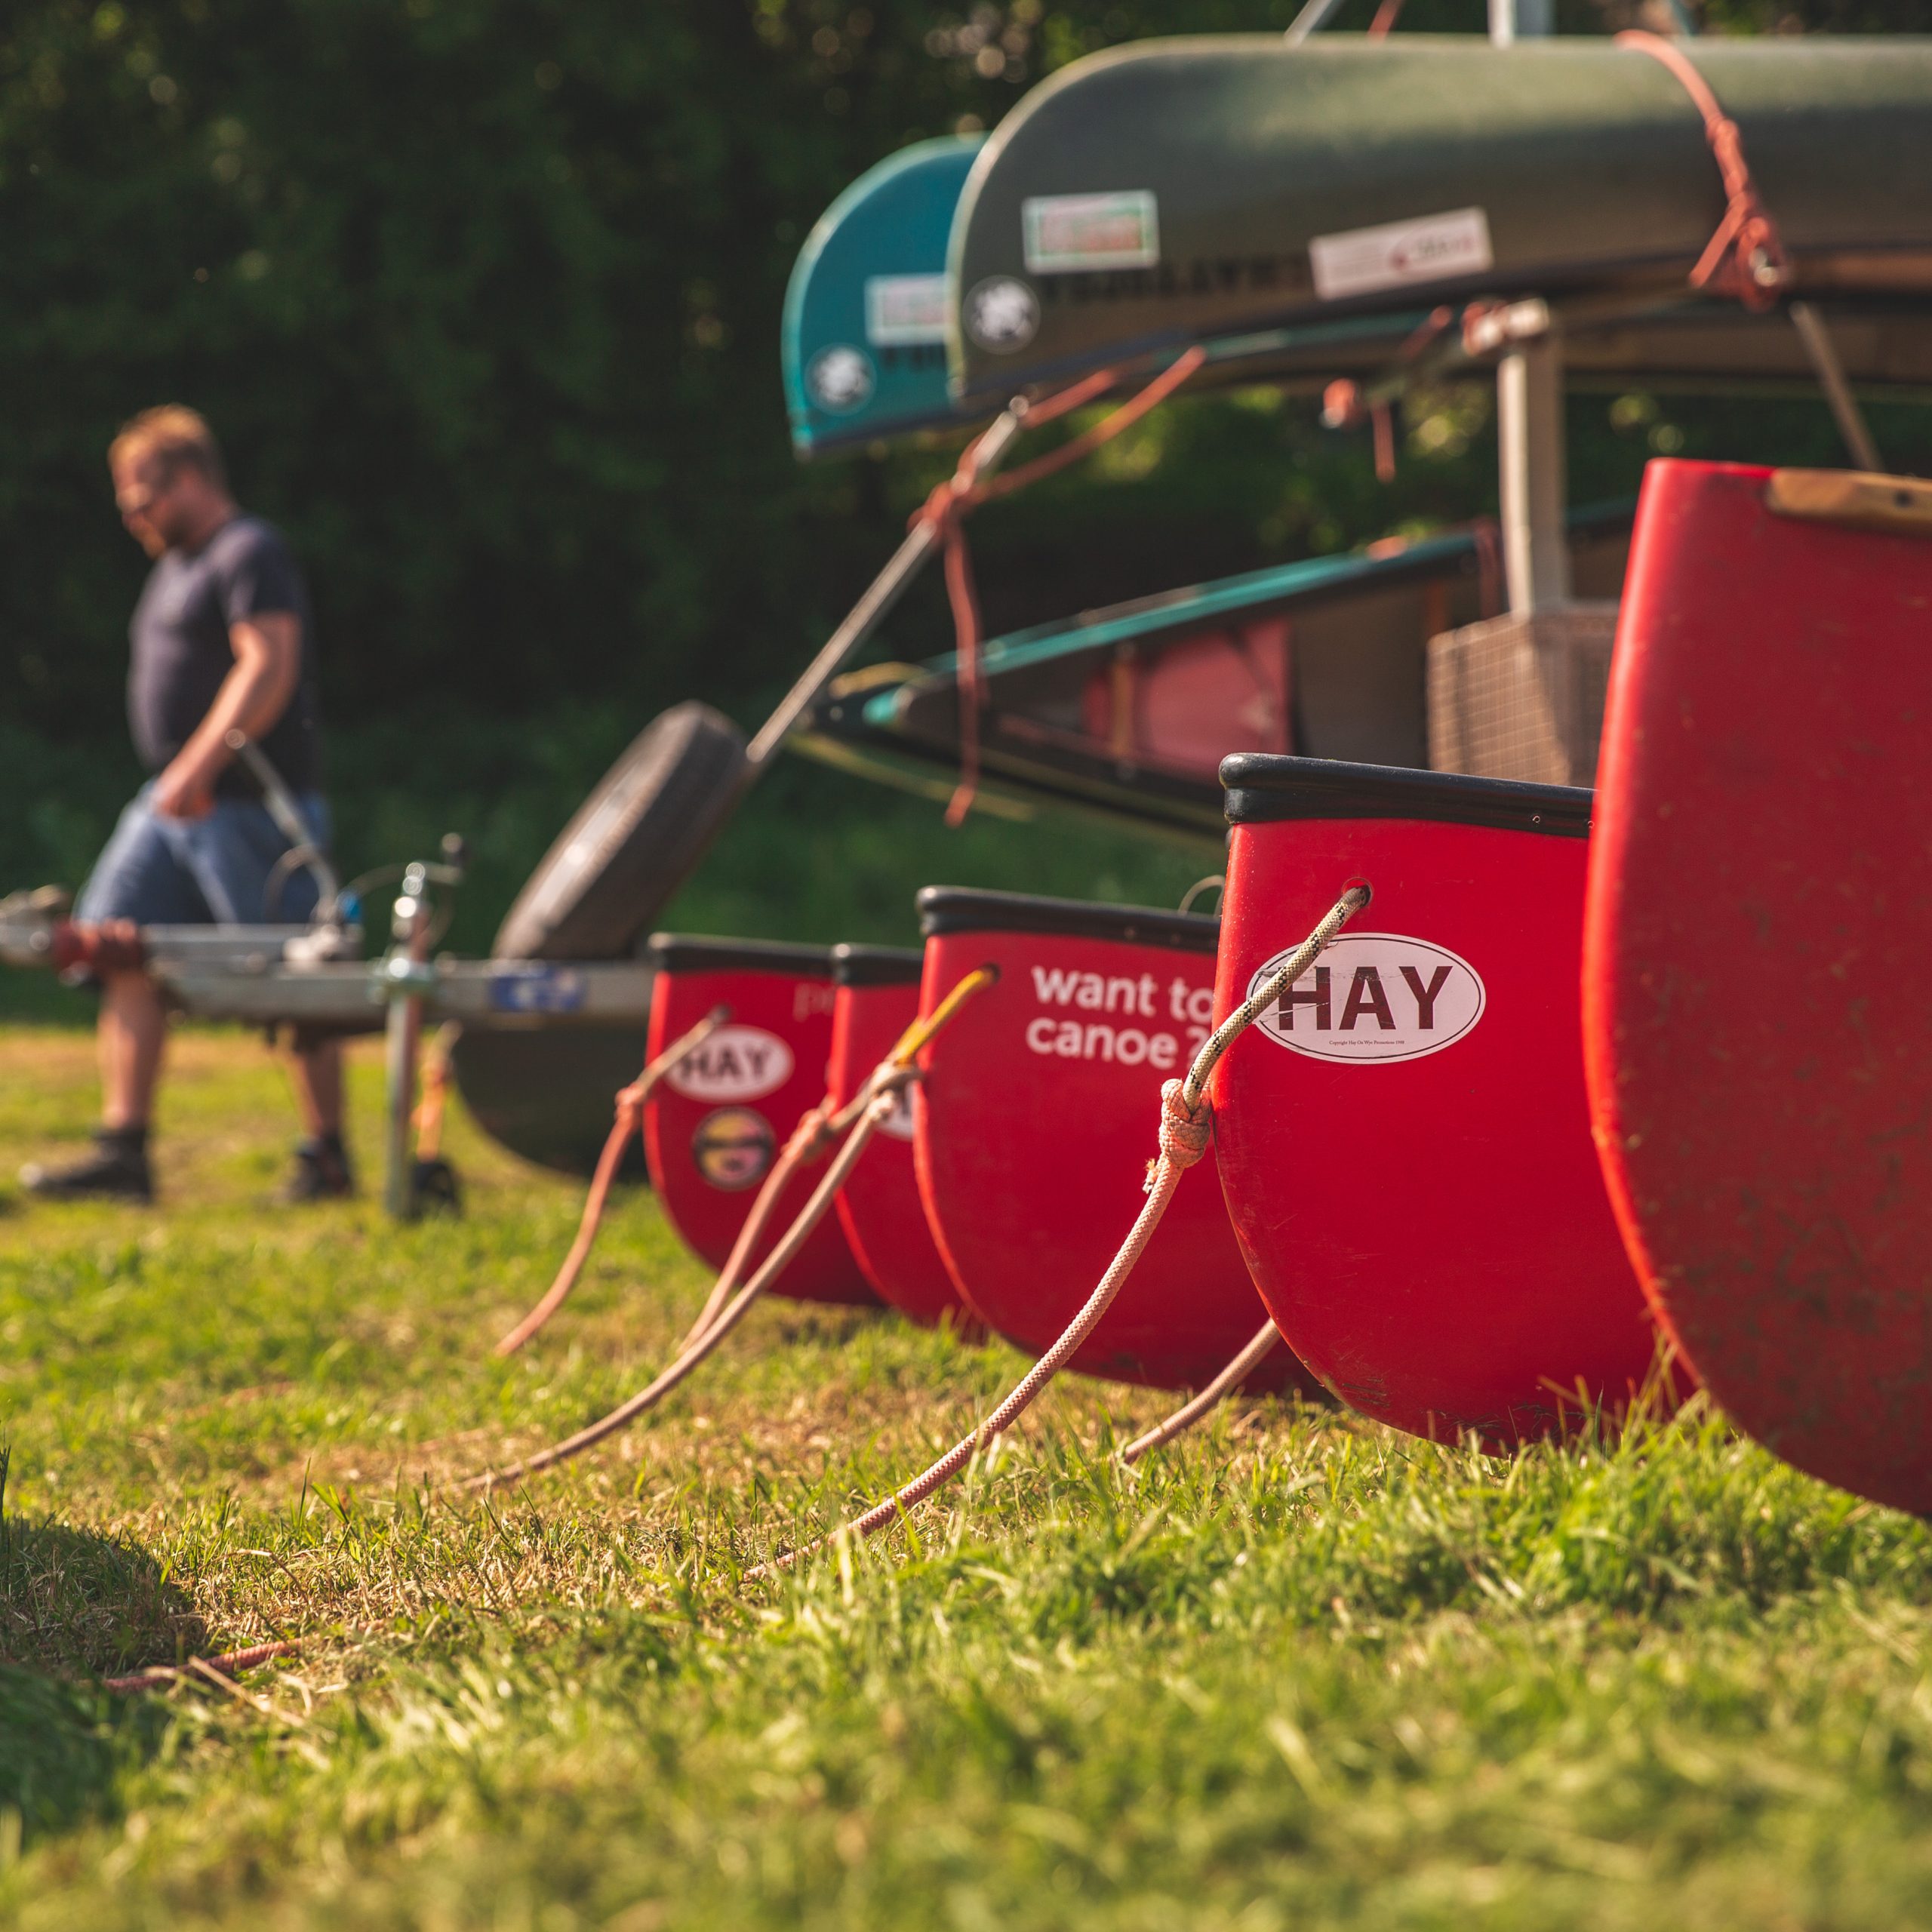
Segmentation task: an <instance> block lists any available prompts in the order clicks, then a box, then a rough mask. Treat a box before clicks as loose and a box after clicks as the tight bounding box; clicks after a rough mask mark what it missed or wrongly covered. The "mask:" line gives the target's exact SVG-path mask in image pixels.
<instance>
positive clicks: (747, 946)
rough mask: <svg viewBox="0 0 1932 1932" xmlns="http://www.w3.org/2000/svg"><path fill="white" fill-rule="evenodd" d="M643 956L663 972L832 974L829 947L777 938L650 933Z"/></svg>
mask: <svg viewBox="0 0 1932 1932" xmlns="http://www.w3.org/2000/svg"><path fill="white" fill-rule="evenodd" d="M645 957H646V958H649V959H652V960H654V961H656V962H657V967H658V969H659V971H661V972H665V973H791V974H801V975H803V976H804V977H805V978H808V979H812V980H829V979H830V978H831V977H832V949H831V948H830V947H829V946H790V945H787V944H786V943H785V942H784V941H783V940H769V939H706V938H703V937H698V936H696V935H694V934H689V933H653V934H651V940H650V943H648V945H647V946H645Z"/></svg>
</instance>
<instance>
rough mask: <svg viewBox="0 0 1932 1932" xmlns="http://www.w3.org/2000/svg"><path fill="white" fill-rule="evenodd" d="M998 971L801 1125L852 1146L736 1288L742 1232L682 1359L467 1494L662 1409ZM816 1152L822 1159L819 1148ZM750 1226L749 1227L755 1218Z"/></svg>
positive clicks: (940, 1008) (793, 1144) (480, 1479)
mask: <svg viewBox="0 0 1932 1932" xmlns="http://www.w3.org/2000/svg"><path fill="white" fill-rule="evenodd" d="M998 977H999V973H998V968H995V967H992V966H981V967H979V968H976V969H975V970H974V971H972V972H971V973H968V974H966V976H965V977H964V978H963V979H961V980H960V982H959V983H958V985H957V986H955V987H954V988H953V989H952V991H951V992H949V993H948V994H947V995H946V997H945V998H944V999H943V1000H942V1001H940V1003H939V1004H938V1005H937V1007H935V1008H934V1010H933V1011H932V1012H931V1013H930V1014H928V1015H927V1016H926V1017H924V1019H922V1020H915V1021H914V1022H913V1023H912V1025H911V1026H909V1027H907V1029H906V1031H905V1032H903V1034H901V1035H900V1038H899V1040H898V1042H897V1044H896V1045H895V1046H894V1048H893V1049H892V1051H891V1053H889V1054H887V1056H886V1057H885V1058H884V1060H881V1062H880V1063H878V1066H875V1068H873V1069H872V1072H870V1073H869V1075H866V1079H865V1081H864V1082H863V1084H862V1085H861V1086H860V1089H859V1091H858V1092H857V1094H855V1095H854V1097H853V1098H852V1099H851V1100H850V1101H848V1103H847V1104H846V1105H845V1106H843V1107H841V1108H840V1109H838V1110H837V1111H836V1112H832V1111H830V1110H829V1109H827V1108H826V1106H824V1105H823V1103H821V1105H820V1106H817V1107H814V1108H813V1109H811V1110H810V1111H809V1112H808V1113H807V1114H806V1115H805V1116H804V1119H803V1120H802V1121H800V1123H799V1124H798V1128H796V1129H795V1130H794V1131H793V1133H792V1138H791V1140H790V1141H789V1142H788V1143H787V1145H786V1152H788V1153H789V1152H792V1149H795V1148H796V1149H801V1150H817V1151H818V1152H822V1151H823V1149H824V1148H826V1147H827V1146H829V1145H830V1144H831V1143H832V1140H833V1138H834V1137H835V1136H836V1134H837V1133H838V1132H839V1131H842V1130H843V1129H844V1128H845V1127H848V1126H850V1127H851V1134H850V1135H849V1137H848V1139H847V1140H846V1142H845V1144H844V1146H842V1147H841V1148H840V1149H839V1150H838V1157H837V1158H836V1159H835V1160H834V1161H833V1162H832V1165H831V1167H830V1168H829V1169H828V1170H827V1171H826V1174H825V1176H824V1178H823V1180H820V1183H819V1184H818V1186H817V1187H816V1188H814V1189H813V1190H812V1194H811V1199H810V1200H808V1201H807V1202H806V1203H805V1204H804V1207H803V1208H802V1209H801V1210H800V1211H799V1214H798V1217H797V1219H796V1220H794V1221H793V1222H792V1225H791V1226H789V1228H787V1229H786V1231H785V1232H784V1234H783V1235H782V1236H781V1237H780V1239H779V1241H778V1244H777V1246H776V1247H774V1248H773V1249H772V1251H771V1253H770V1254H768V1255H767V1256H766V1257H765V1258H764V1261H763V1262H762V1263H760V1265H759V1266H758V1270H757V1272H755V1274H754V1275H752V1278H751V1279H750V1280H749V1281H746V1283H745V1284H744V1285H743V1287H737V1288H736V1289H735V1291H734V1288H733V1287H732V1285H731V1278H732V1271H733V1269H734V1267H739V1266H743V1263H744V1259H745V1257H746V1256H747V1255H749V1253H750V1252H751V1247H752V1243H751V1242H749V1241H746V1239H745V1238H743V1235H742V1234H741V1235H740V1239H739V1241H737V1244H735V1245H734V1247H733V1249H732V1251H731V1257H729V1259H728V1260H727V1261H726V1263H725V1266H724V1272H722V1273H721V1274H720V1275H719V1276H718V1281H717V1283H716V1284H715V1286H714V1287H713V1288H712V1293H711V1296H710V1297H709V1300H707V1301H706V1304H705V1313H704V1314H703V1315H700V1317H699V1320H698V1323H697V1325H696V1326H695V1327H694V1328H693V1330H692V1331H691V1334H690V1335H689V1336H688V1337H686V1338H685V1341H684V1342H683V1343H682V1344H681V1346H680V1348H679V1351H678V1356H677V1358H676V1359H675V1361H672V1363H671V1364H670V1366H669V1367H667V1368H666V1369H665V1370H664V1371H663V1372H662V1373H661V1374H659V1375H658V1376H657V1377H656V1379H655V1380H653V1381H651V1383H648V1384H647V1385H646V1386H645V1387H644V1388H642V1389H639V1390H638V1392H637V1393H636V1394H635V1395H632V1396H630V1397H629V1398H627V1399H626V1400H625V1401H622V1402H620V1403H619V1404H618V1405H617V1407H615V1408H614V1409H613V1410H611V1412H610V1413H609V1414H608V1415H605V1416H601V1417H599V1418H598V1420H596V1421H595V1422H594V1423H590V1424H589V1425H588V1426H586V1427H585V1428H583V1429H579V1430H578V1431H577V1433H576V1434H575V1435H571V1436H568V1437H566V1438H565V1439H564V1441H561V1442H558V1443H553V1444H552V1445H551V1446H550V1447H549V1448H547V1449H543V1450H540V1451H538V1452H537V1454H535V1455H534V1456H528V1457H525V1458H524V1460H522V1461H521V1462H518V1463H511V1464H510V1465H509V1467H508V1468H506V1469H486V1470H485V1471H484V1472H483V1473H482V1474H481V1475H475V1476H472V1477H471V1478H469V1480H468V1481H466V1482H464V1483H463V1484H460V1488H461V1490H462V1491H463V1492H464V1493H465V1494H474V1493H475V1492H476V1491H482V1490H492V1489H498V1488H503V1487H507V1486H508V1485H509V1484H512V1483H514V1482H521V1481H522V1480H523V1478H525V1476H531V1475H537V1474H539V1473H540V1472H542V1471H543V1470H545V1469H554V1468H555V1467H556V1466H557V1465H558V1463H565V1462H568V1461H569V1460H571V1458H572V1457H575V1456H580V1455H581V1454H583V1452H584V1451H585V1450H586V1449H589V1448H591V1447H594V1446H595V1444H598V1443H599V1442H601V1441H605V1439H606V1438H608V1437H610V1436H612V1435H616V1434H617V1432H618V1431H619V1430H620V1429H623V1428H624V1427H625V1426H626V1424H628V1423H632V1422H634V1421H635V1420H636V1419H637V1418H638V1417H639V1416H641V1415H642V1414H644V1413H645V1411H646V1410H648V1409H652V1408H655V1407H657V1404H659V1403H660V1402H661V1401H663V1399H664V1398H665V1397H666V1395H669V1394H670V1392H672V1389H675V1388H676V1387H677V1386H678V1384H679V1383H681V1382H683V1381H684V1380H685V1379H686V1377H688V1376H689V1375H690V1374H691V1372H692V1371H693V1370H694V1369H695V1368H696V1367H697V1366H698V1364H700V1362H702V1361H703V1360H704V1359H705V1358H706V1356H707V1355H710V1354H711V1352H712V1350H713V1349H715V1348H716V1347H717V1346H718V1344H719V1343H721V1342H722V1341H723V1340H724V1338H725V1337H726V1336H728V1334H731V1331H732V1330H733V1329H734V1328H735V1327H737V1325H738V1324H739V1323H740V1321H743V1319H744V1318H745V1315H746V1313H747V1312H749V1310H750V1308H751V1306H752V1303H754V1302H755V1301H756V1300H758V1297H760V1296H761V1295H762V1294H764V1291H766V1289H768V1287H771V1284H772V1283H773V1282H774V1281H776V1280H777V1278H778V1277H779V1276H780V1275H782V1274H783V1272H785V1269H786V1267H788V1266H789V1265H790V1263H791V1262H792V1258H793V1257H795V1255H796V1254H798V1250H799V1249H800V1248H801V1247H803V1246H804V1244H805V1241H806V1240H807V1238H808V1237H809V1236H810V1235H811V1232H812V1230H813V1229H814V1228H816V1227H817V1226H818V1224H819V1223H820V1221H821V1220H823V1218H824V1217H825V1214H826V1210H827V1209H828V1208H829V1207H831V1205H832V1201H833V1200H834V1198H835V1197H836V1195H838V1190H839V1189H841V1187H843V1186H844V1184H845V1181H846V1177H848V1175H849V1174H851V1171H852V1170H853V1168H855V1167H856V1166H857V1164H858V1161H859V1157H860V1155H862V1154H863V1152H865V1151H866V1146H867V1145H868V1144H869V1142H870V1141H871V1140H872V1136H873V1135H874V1134H876V1133H877V1132H878V1130H879V1128H881V1127H882V1126H883V1125H884V1124H885V1122H886V1121H888V1120H889V1119H890V1118H891V1117H892V1113H893V1111H894V1109H895V1108H896V1107H897V1105H898V1103H899V1094H900V1090H901V1089H902V1088H906V1087H909V1086H910V1085H911V1084H912V1082H913V1081H915V1080H917V1079H918V1078H919V1073H918V1069H917V1068H916V1067H915V1066H914V1065H913V1062H914V1060H915V1059H917V1057H918V1055H919V1054H920V1053H921V1051H923V1050H924V1048H926V1047H927V1046H928V1044H930V1043H931V1041H933V1040H934V1038H937V1036H938V1035H939V1034H940V1032H942V1031H943V1029H945V1028H946V1026H948V1025H949V1024H950V1023H951V1022H952V1018H953V1017H954V1015H955V1014H957V1013H958V1011H959V1010H960V1008H961V1007H963V1006H964V1004H966V1002H967V1001H968V1000H969V999H971V998H972V997H973V996H974V995H975V994H976V993H978V992H982V991H983V990H984V989H986V987H988V986H991V985H992V983H993V982H994V981H995V980H997V979H998ZM811 1157H812V1158H816V1155H815V1153H814V1154H813V1155H811ZM806 1158H808V1153H807V1152H805V1151H801V1152H799V1154H798V1158H797V1159H796V1160H795V1161H793V1163H792V1168H794V1169H795V1168H797V1167H798V1166H799V1165H801V1164H803V1162H804V1160H805V1159H806ZM790 1174H791V1171H790V1170H788V1171H786V1172H785V1173H784V1174H782V1175H781V1174H780V1169H779V1168H778V1167H777V1165H774V1168H773V1170H772V1172H771V1174H770V1175H769V1176H768V1177H767V1178H766V1181H765V1186H764V1189H763V1191H762V1192H761V1195H760V1200H759V1204H760V1205H764V1204H765V1203H766V1202H767V1201H769V1202H771V1203H774V1204H775V1203H776V1201H777V1198H778V1197H779V1195H780V1193H781V1192H783V1186H784V1183H785V1182H786V1180H789V1178H790ZM774 1183H775V1184H774ZM747 1225H748V1226H749V1220H748V1222H747ZM707 1316H708V1317H709V1319H708V1320H707V1319H706V1317H707Z"/></svg>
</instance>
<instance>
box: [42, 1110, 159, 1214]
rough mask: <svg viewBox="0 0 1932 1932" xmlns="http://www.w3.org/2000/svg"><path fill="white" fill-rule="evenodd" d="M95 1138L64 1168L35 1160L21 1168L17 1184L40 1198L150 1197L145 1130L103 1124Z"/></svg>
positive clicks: (127, 1199)
mask: <svg viewBox="0 0 1932 1932" xmlns="http://www.w3.org/2000/svg"><path fill="white" fill-rule="evenodd" d="M20 1185H21V1186H23V1188H25V1189H26V1191H27V1192H28V1193H29V1194H30V1195H33V1196H34V1197H35V1199H36V1200H40V1201H152V1199H153V1198H154V1176H153V1174H152V1173H151V1172H150V1171H149V1168H148V1148H147V1136H146V1134H145V1133H139V1134H136V1133H128V1132H125V1131H115V1130H114V1129H112V1128H103V1129H102V1130H101V1131H100V1132H99V1133H97V1134H95V1136H94V1152H93V1153H92V1154H91V1155H89V1156H88V1158H87V1159H85V1161H75V1162H74V1163H73V1164H72V1166H71V1167H66V1168H44V1167H42V1166H41V1165H40V1164H39V1163H38V1161H35V1162H34V1163H33V1164H32V1165H30V1166H28V1167H24V1168H22V1169H21V1170H20Z"/></svg>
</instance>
